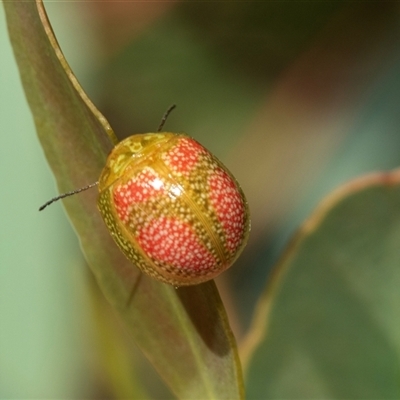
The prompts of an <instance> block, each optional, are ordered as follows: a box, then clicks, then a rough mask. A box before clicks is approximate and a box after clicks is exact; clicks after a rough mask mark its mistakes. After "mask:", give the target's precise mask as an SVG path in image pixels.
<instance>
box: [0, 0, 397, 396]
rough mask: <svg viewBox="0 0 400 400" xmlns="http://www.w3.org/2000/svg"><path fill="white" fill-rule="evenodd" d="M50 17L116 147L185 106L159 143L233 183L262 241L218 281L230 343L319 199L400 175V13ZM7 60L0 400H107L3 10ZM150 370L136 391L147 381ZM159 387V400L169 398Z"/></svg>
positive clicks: (54, 13)
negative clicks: (189, 142)
mask: <svg viewBox="0 0 400 400" xmlns="http://www.w3.org/2000/svg"><path fill="white" fill-rule="evenodd" d="M46 8H47V10H48V13H49V18H50V21H51V23H52V24H53V28H54V31H55V33H56V36H57V37H58V39H59V42H60V45H61V48H62V49H63V51H64V53H65V55H66V57H67V60H68V61H69V63H70V65H71V66H72V69H73V70H74V71H75V73H76V75H77V77H78V79H79V80H80V82H81V84H82V86H83V87H84V89H85V90H86V91H87V93H88V94H89V96H90V97H91V98H92V99H93V101H94V103H95V104H96V105H97V106H98V108H99V109H100V110H101V111H102V112H103V113H104V115H105V116H106V118H107V119H108V120H109V122H110V123H111V125H112V126H113V127H114V129H115V131H116V133H117V135H118V136H119V137H120V138H123V137H125V136H128V135H130V134H132V133H138V132H149V131H154V130H155V129H156V128H157V126H158V124H159V121H160V118H161V116H162V115H163V113H164V111H165V110H166V109H167V107H168V106H169V105H170V104H173V103H175V104H177V105H178V107H177V109H176V110H175V111H174V112H173V113H172V114H171V116H170V117H169V119H168V121H167V124H166V126H165V128H166V129H167V130H171V131H176V132H180V131H183V132H186V133H188V134H190V135H191V136H193V137H194V138H195V139H196V140H198V141H200V142H201V143H203V144H204V145H205V146H206V147H207V148H208V149H210V150H211V151H212V152H213V153H214V154H216V155H217V156H218V157H219V158H220V159H221V160H222V161H223V162H224V163H225V164H226V165H227V166H228V167H229V168H230V170H231V171H232V172H233V173H234V175H235V176H236V177H237V179H238V180H239V182H240V183H241V185H242V187H243V189H244V191H245V193H246V194H247V197H248V201H249V205H250V209H251V213H252V233H251V237H250V240H249V244H248V246H247V248H246V250H245V252H244V254H243V255H242V257H241V258H240V259H239V260H238V262H237V263H236V264H235V266H234V267H233V268H232V269H231V270H230V271H228V272H227V273H225V274H223V276H222V277H221V278H220V279H219V280H218V285H219V287H220V289H221V294H222V296H223V298H224V300H225V304H226V306H227V309H228V312H229V315H230V320H231V323H232V326H233V329H234V331H235V334H236V336H237V338H238V340H240V338H241V337H242V335H243V334H244V333H245V332H246V329H247V328H248V326H249V323H250V321H251V317H252V314H253V310H254V306H255V303H256V301H257V299H258V297H259V295H260V293H261V292H262V290H263V289H264V287H265V284H266V282H267V281H268V276H269V273H270V270H271V268H272V266H273V265H274V263H275V262H276V260H277V259H278V257H279V254H281V252H282V251H283V249H284V247H285V245H286V244H287V242H288V240H289V239H290V237H291V235H292V234H293V233H294V232H295V230H296V228H297V227H298V226H299V224H301V222H302V220H304V218H306V217H307V215H309V213H310V212H311V211H312V209H313V208H314V207H315V206H316V205H317V204H318V202H319V201H320V200H321V199H322V198H323V197H324V195H326V194H327V193H329V192H330V191H331V190H332V189H334V188H335V187H337V186H338V185H340V184H341V183H343V182H345V181H347V180H349V179H351V178H352V177H355V176H359V175H361V174H364V173H367V172H371V171H376V170H387V169H391V168H395V167H397V166H398V165H399V164H400V150H399V149H400V128H399V126H400V125H399V122H400V105H399V104H400V102H399V95H400V7H399V3H396V2H346V1H332V2H322V1H321V2H319V1H317V2H294V1H293V2H292V1H288V2H174V1H170V2H152V1H149V2H146V1H144V2H118V1H108V2H61V1H60V2H59V1H52V2H47V3H46ZM0 54H1V63H0V65H1V69H0V71H1V72H0V121H1V128H2V132H3V133H2V140H3V141H2V146H1V150H0V152H1V153H0V178H1V180H0V181H1V182H2V189H1V193H2V194H1V196H0V206H1V207H0V214H1V219H0V221H1V222H0V235H1V237H0V398H23V397H30V398H45V397H47V398H60V397H63V398H79V397H92V398H95V397H103V398H104V397H105V394H109V396H112V393H111V392H110V393H109V392H107V390H109V388H108V387H107V383H104V382H103V381H102V374H103V373H104V372H103V370H102V367H101V364H102V357H101V355H99V353H101V352H100V351H99V346H101V345H99V340H98V338H97V336H96V329H97V325H96V322H95V321H94V319H95V318H94V316H93V315H94V313H93V306H92V300H91V290H90V287H91V285H92V280H91V276H90V272H89V271H88V269H87V267H86V265H85V263H84V261H83V257H82V255H81V252H80V249H79V242H78V240H77V238H76V236H75V235H74V232H73V230H72V228H71V226H70V225H69V222H68V220H67V218H66V217H65V214H64V212H63V209H62V205H61V204H56V205H53V206H52V207H50V208H49V209H47V210H46V211H45V212H44V213H39V212H38V211H37V209H38V207H39V206H40V205H41V204H42V203H43V202H45V201H46V200H48V199H49V198H51V197H53V196H54V195H55V194H56V189H55V182H54V178H53V177H52V175H51V172H50V171H49V169H48V167H47V164H46V161H45V159H44V156H43V153H42V151H41V148H40V146H39V144H38V141H37V139H36V135H35V130H34V126H33V120H32V117H31V115H30V112H29V109H28V106H27V103H26V101H25V98H24V94H23V91H22V86H21V83H20V80H19V76H18V71H17V67H16V64H15V61H14V58H13V54H12V50H11V47H10V44H9V41H8V36H7V28H6V23H5V17H4V11H3V9H2V8H0ZM88 183H89V182H88ZM71 189H73V188H71ZM143 362H144V361H143V360H141V361H139V363H143ZM140 365H141V366H142V367H141V368H139V369H140V370H141V371H145V373H143V376H144V378H143V379H148V380H149V381H151V380H152V379H155V378H154V374H152V373H151V372H150V369H149V367H148V366H146V365H144V366H143V364H140ZM149 376H150V378H149ZM102 382H103V383H102ZM150 386H152V389H151V390H153V394H154V396H155V397H160V396H166V395H167V394H166V393H167V392H166V389H165V388H163V387H162V385H161V384H160V383H159V382H157V383H152V384H151V385H150ZM160 398H161V397H160Z"/></svg>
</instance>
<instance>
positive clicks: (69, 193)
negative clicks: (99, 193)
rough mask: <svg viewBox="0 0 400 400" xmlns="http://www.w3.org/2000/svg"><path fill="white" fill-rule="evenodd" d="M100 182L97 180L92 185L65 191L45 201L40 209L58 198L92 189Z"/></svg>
mask: <svg viewBox="0 0 400 400" xmlns="http://www.w3.org/2000/svg"><path fill="white" fill-rule="evenodd" d="M98 184H99V182H98V181H97V182H95V183H91V184H90V185H87V186H84V187H81V188H80V189H75V190H72V191H71V192H67V193H63V194H60V195H59V196H56V197H53V198H52V199H51V200H49V201H46V203H44V204H43V205H42V206H41V207H40V208H39V211H42V210H44V209H45V208H46V207H47V206H49V205H50V204H52V203H54V202H55V201H58V200H60V199H63V198H64V197H69V196H73V195H74V194H77V193H80V192H83V191H85V190H88V189H90V188H92V187H93V186H96V185H98Z"/></svg>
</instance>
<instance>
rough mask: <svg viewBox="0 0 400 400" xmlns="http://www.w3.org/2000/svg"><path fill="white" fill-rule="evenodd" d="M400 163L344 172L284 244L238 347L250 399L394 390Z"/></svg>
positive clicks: (367, 395)
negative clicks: (356, 174)
mask: <svg viewBox="0 0 400 400" xmlns="http://www.w3.org/2000/svg"><path fill="white" fill-rule="evenodd" d="M399 287H400V170H395V171H393V172H391V173H381V174H374V175H369V176H366V177H363V178H359V179H357V180H355V181H352V182H350V183H349V184H347V185H345V186H344V187H342V188H340V189H339V190H338V191H336V192H334V193H333V194H332V195H331V196H329V197H328V198H327V199H326V200H325V201H323V202H322V204H321V205H320V206H319V208H317V210H316V211H315V212H314V214H313V215H312V216H311V218H310V219H309V220H307V221H306V222H305V223H304V225H303V226H302V227H301V229H300V231H299V233H298V234H297V236H296V237H295V238H294V240H293V242H292V243H291V245H290V246H289V248H288V249H287V251H286V253H285V254H284V257H283V258H282V259H281V261H280V263H278V265H277V267H276V268H275V271H274V275H273V276H272V278H271V281H270V284H269V286H268V288H267V290H266V291H265V293H264V295H263V298H262V299H261V300H260V302H259V305H258V311H257V313H256V317H255V320H254V322H253V326H252V329H251V331H250V333H249V336H248V337H247V340H246V341H245V342H244V346H243V348H242V350H243V355H244V359H245V360H246V361H247V386H248V395H249V399H260V398H262V399H277V398H281V399H282V398H290V399H300V398H302V399H304V398H307V399H317V398H318V399H321V398H329V399H343V398H348V399H377V398H379V399H390V398H399V397H400V384H399V382H400V380H399V378H400V358H399V355H400V319H399V310H400V291H399Z"/></svg>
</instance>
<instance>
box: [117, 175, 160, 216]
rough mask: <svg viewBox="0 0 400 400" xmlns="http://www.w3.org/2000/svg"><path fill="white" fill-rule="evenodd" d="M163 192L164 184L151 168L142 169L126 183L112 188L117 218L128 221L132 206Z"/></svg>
mask: <svg viewBox="0 0 400 400" xmlns="http://www.w3.org/2000/svg"><path fill="white" fill-rule="evenodd" d="M164 192H165V188H164V183H163V181H162V180H161V178H160V177H159V175H158V174H157V173H156V172H155V171H154V170H153V169H151V168H144V169H143V171H141V172H140V173H139V174H138V175H136V176H134V177H133V178H132V179H130V180H129V181H128V182H126V183H124V184H121V185H118V186H116V187H115V188H114V192H113V197H114V204H115V208H116V210H117V213H118V217H119V218H120V219H121V220H122V221H124V222H126V221H128V219H129V214H130V213H131V211H132V205H133V204H137V203H143V202H144V201H146V200H149V199H150V198H152V197H155V196H158V195H160V194H164Z"/></svg>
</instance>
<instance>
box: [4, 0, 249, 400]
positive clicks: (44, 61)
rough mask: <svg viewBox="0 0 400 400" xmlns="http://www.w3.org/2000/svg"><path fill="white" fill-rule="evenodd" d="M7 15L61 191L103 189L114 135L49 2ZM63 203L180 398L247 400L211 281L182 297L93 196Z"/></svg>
mask: <svg viewBox="0 0 400 400" xmlns="http://www.w3.org/2000/svg"><path fill="white" fill-rule="evenodd" d="M4 7H5V10H6V17H7V24H8V29H9V33H10V38H11V42H12V45H13V49H14V53H15V56H16V59H17V63H18V67H19V70H20V74H21V79H22V82H23V86H24V90H25V93H26V96H27V99H28V103H29V105H30V108H31V110H32V114H33V117H34V120H35V125H36V128H37V132H38V136H39V139H40V142H41V144H42V146H43V149H44V153H45V156H46V158H47V160H48V162H49V164H50V166H51V168H52V170H53V172H54V175H55V177H56V180H57V184H58V187H59V190H60V191H61V192H65V191H69V190H71V189H75V188H80V187H82V186H85V185H87V184H89V183H92V182H95V181H97V179H98V176H99V175H100V171H101V170H102V168H103V167H104V165H105V162H106V157H107V154H108V153H109V151H110V150H111V149H112V146H113V142H115V141H116V139H115V136H114V134H113V131H112V129H111V127H110V126H109V124H108V122H107V121H106V119H105V118H104V117H103V116H102V115H101V114H100V112H99V111H98V110H97V109H96V108H95V106H94V105H93V104H92V103H91V101H90V100H89V99H88V98H87V96H86V94H85V93H84V91H83V90H82V88H81V87H80V85H79V83H78V82H77V80H76V78H75V76H74V74H73V73H72V71H71V70H70V68H69V66H68V64H67V62H66V60H65V59H64V56H63V54H62V52H61V50H60V49H59V47H58V44H57V40H56V38H55V36H54V34H53V31H52V28H51V26H50V24H49V22H48V20H47V16H46V12H45V10H44V7H43V4H42V2H41V1H39V0H38V1H36V2H35V1H24V2H19V1H11V2H4ZM110 139H111V140H110ZM64 204H65V208H66V211H67V213H68V215H69V218H70V220H71V222H72V224H73V226H74V228H75V230H76V233H77V235H78V236H79V239H80V242H81V246H82V249H83V252H84V254H85V257H86V259H87V261H88V264H89V265H90V267H91V269H92V271H93V273H94V275H95V277H96V279H97V282H98V284H99V286H100V288H101V290H102V291H103V293H104V295H105V296H106V298H107V299H108V301H109V302H110V303H111V304H112V305H113V306H114V307H115V308H116V309H117V310H118V312H119V314H120V315H121V316H122V318H123V319H124V321H125V322H126V323H127V325H128V327H129V330H130V332H131V333H132V335H133V337H134V339H135V341H136V342H137V344H138V345H139V347H140V348H141V349H142V350H143V351H144V353H145V354H146V355H147V357H148V358H149V359H150V360H151V362H152V363H153V365H154V367H155V368H156V369H157V370H158V372H159V373H160V375H161V376H162V377H163V378H164V379H165V381H166V382H167V384H168V385H169V386H170V387H171V389H172V391H173V392H174V393H175V394H176V395H177V397H178V398H182V399H183V398H199V399H200V398H204V399H205V398H207V399H213V398H214V399H223V398H226V399H238V398H242V397H243V385H242V378H241V368H240V363H239V359H238V356H237V350H236V344H235V340H234V337H233V335H232V332H231V330H230V327H229V323H228V320H227V317H226V313H225V310H224V307H223V305H222V302H221V300H220V298H219V295H218V291H217V289H216V287H215V285H214V283H213V282H208V283H205V284H202V285H198V286H195V287H186V288H180V289H175V288H173V287H171V286H168V285H165V284H162V283H160V282H157V281H155V280H153V279H150V278H148V277H147V276H144V275H142V274H140V273H139V271H138V270H137V269H136V267H135V266H133V265H132V264H131V263H130V262H129V261H127V260H126V259H125V257H124V256H123V255H122V253H121V252H120V251H119V249H118V248H117V247H116V245H115V244H114V242H113V240H112V238H111V236H110V235H109V233H108V231H107V230H106V228H105V225H104V223H103V221H102V220H101V218H100V215H99V213H98V211H97V209H96V193H95V190H91V191H88V192H85V193H81V194H79V195H76V196H73V197H71V198H69V199H66V200H65V201H64ZM43 218H45V217H43Z"/></svg>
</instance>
